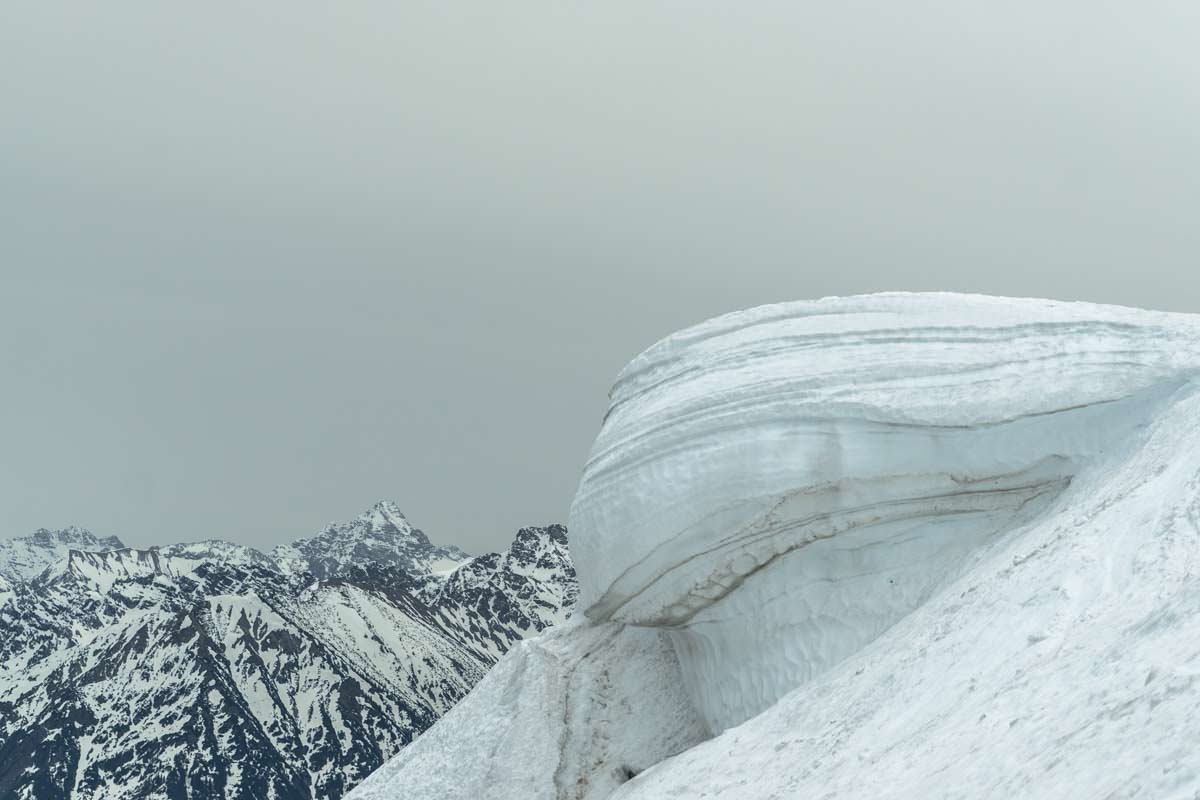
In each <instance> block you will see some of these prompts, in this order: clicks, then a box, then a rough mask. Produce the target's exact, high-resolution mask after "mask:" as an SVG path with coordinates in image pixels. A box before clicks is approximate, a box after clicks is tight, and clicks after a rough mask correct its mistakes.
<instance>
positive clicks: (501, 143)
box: [0, 0, 1200, 550]
mask: <svg viewBox="0 0 1200 800" xmlns="http://www.w3.org/2000/svg"><path fill="white" fill-rule="evenodd" d="M3 17H4V19H3V23H2V24H0V277H2V282H0V390H2V392H3V394H2V397H3V400H2V405H0V411H2V413H0V443H2V450H0V453H2V455H0V535H17V534H22V533H26V532H28V531H30V530H32V529H33V528H36V527H39V526H48V527H60V526H63V525H66V524H72V523H75V524H81V525H85V526H88V527H91V528H92V529H94V530H96V531H98V532H101V533H105V534H108V533H116V534H119V535H120V536H122V537H123V538H125V540H126V541H127V542H128V543H131V544H136V545H147V544H151V543H165V542H168V541H179V540H186V539H195V538H204V537H213V536H217V537H223V538H228V539H232V540H236V541H241V542H245V543H249V544H253V545H257V546H269V545H272V544H275V543H277V542H280V541H284V540H287V539H290V538H293V537H296V536H298V535H304V534H307V533H309V532H311V531H313V530H315V529H317V528H319V527H320V526H321V525H322V524H323V523H325V522H326V521H329V520H331V519H345V518H348V517H351V516H353V515H354V514H356V513H357V512H359V511H360V510H362V509H363V508H365V507H366V506H368V505H369V504H371V503H372V502H374V501H375V500H377V499H379V498H383V497H387V498H391V499H394V500H396V501H397V502H398V503H399V504H400V506H401V507H402V508H404V509H405V510H406V512H407V513H408V515H409V517H410V518H411V519H413V521H414V522H415V523H417V524H418V525H421V526H422V527H424V528H425V529H426V530H427V531H428V532H429V533H430V534H431V535H432V537H433V538H434V539H435V540H439V541H444V542H457V543H459V544H461V545H463V546H465V547H467V548H468V549H476V550H482V549H487V548H493V547H498V546H501V545H502V544H503V543H504V542H506V541H507V540H508V539H509V538H510V536H511V534H512V532H513V531H514V530H515V528H517V527H518V526H520V525H522V524H531V523H545V522H550V521H556V520H565V517H566V513H567V508H568V505H569V503H570V499H571V496H572V494H573V492H574V488H575V484H576V482H577V480H578V475H579V470H580V468H581V466H582V464H583V461H584V459H585V456H586V453H587V449H588V447H589V445H590V442H591V440H592V437H593V436H594V435H595V432H596V429H597V426H598V425H599V422H600V418H601V416H602V414H603V412H604V407H605V394H606V392H607V389H608V386H609V384H610V383H611V380H612V378H613V377H614V375H615V374H616V372H617V371H618V370H619V369H620V367H621V366H622V365H623V364H624V363H625V362H626V361H627V360H628V359H629V358H630V357H632V356H633V355H635V354H636V352H637V351H639V350H640V349H642V348H643V347H645V346H647V345H649V344H650V343H651V342H653V341H654V340H655V339H656V338H658V337H660V336H662V335H664V334H666V333H669V332H670V331H672V330H673V329H676V328H679V327H681V326H684V325H687V324H689V323H692V322H696V321H699V320H701V319H704V318H705V317H708V316H712V315H714V314H717V313H720V312H723V311H727V310H732V309H735V308H739V307H744V306H749V305H754V304H758V303H763V302H772V301H779V300H786V299H794V298H803V297H814V296H823V295H828V294H847V293H857V292H867V291H875V290H882V289H951V290H965V291H981V292H992V293H1001V294H1013V295H1046V296H1054V297H1059V298H1064V299H1086V300H1097V301H1105V302H1115V303H1125V304H1131V305H1142V306H1151V307H1157V308H1164V309H1174V310H1190V311H1200V267H1198V265H1197V263H1196V262H1197V253H1200V224H1198V223H1197V220H1196V214H1197V209H1198V208H1200V202H1198V201H1200V155H1198V154H1197V143H1200V102H1198V98H1197V92H1198V91H1200V89H1198V87H1200V48H1197V46H1196V42H1197V41H1200V6H1198V5H1197V4H1195V3H1193V2H1154V1H1153V0H1150V2H1146V3H1116V2H1106V1H1105V0H1090V1H1089V2H1074V1H1073V0H1072V1H1071V2H1065V1H1056V0H1049V2H1047V0H1038V2H1026V1H1025V0H1017V2H1010V3H995V2H977V1H975V0H936V1H932V2H931V1H930V0H912V1H911V2H906V3H879V2H874V1H873V2H859V1H858V0H848V1H846V2H839V3H803V2H801V3H797V2H786V3H784V2H780V3H774V2H762V3H755V4H744V3H721V4H718V3H704V2H682V1H680V2H651V3H645V2H637V3H634V2H604V3H598V2H597V3H587V4H583V3H580V4H576V3H561V2H553V3H551V2H527V3H505V4H499V3H471V2H469V3H442V2H439V3H428V4H426V3H419V2H412V1H411V0H406V2H402V3H396V2H373V1H371V0H363V1H362V2H356V3H326V2H312V1H311V0H291V1H290V2H286V3H284V2H260V3H254V4H250V3H229V2H215V3H204V4H191V5H188V6H184V5H180V4H163V3H160V2H149V1H145V2H142V1H141V0H129V2H122V3H105V4H81V3H66V2H60V1H59V0H36V1H34V0H28V1H27V0H11V2H8V3H6V4H5V10H4V12H3Z"/></svg>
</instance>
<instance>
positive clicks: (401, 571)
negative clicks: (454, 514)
mask: <svg viewBox="0 0 1200 800" xmlns="http://www.w3.org/2000/svg"><path fill="white" fill-rule="evenodd" d="M381 508H382V510H383V513H386V514H387V515H388V516H389V517H390V518H391V519H392V520H395V519H397V518H398V519H403V517H402V516H398V512H394V511H393V509H394V506H393V505H392V504H386V503H385V504H380V506H376V508H375V509H372V511H369V512H367V513H366V514H364V515H362V516H360V517H359V519H358V520H357V521H356V523H358V522H364V521H365V522H366V524H356V523H351V524H350V525H347V526H340V527H339V528H338V529H339V530H341V531H342V532H343V534H344V536H345V537H347V538H348V539H352V538H353V537H355V536H358V535H362V536H363V537H364V539H366V542H365V543H355V542H353V541H345V540H343V541H332V540H331V539H330V537H325V538H324V539H322V537H324V536H325V534H322V535H321V536H319V537H316V539H315V540H309V543H308V546H307V548H306V552H308V553H309V554H310V556H311V557H312V558H314V559H319V560H320V562H319V563H321V564H323V565H324V566H325V568H326V577H324V578H320V579H318V578H316V577H314V576H313V575H311V574H310V573H307V572H301V573H296V572H295V571H294V569H295V565H294V564H285V565H282V566H281V565H279V564H277V563H276V562H275V561H274V559H272V558H270V557H268V556H265V555H264V554H262V553H258V552H257V551H253V550H251V549H249V548H243V547H239V546H237V545H231V544H228V543H224V542H203V543H197V544H190V545H171V546H166V547H162V548H154V549H150V550H135V549H129V548H121V549H116V550H111V551H106V552H96V553H93V552H84V551H78V550H73V551H69V552H68V553H67V554H66V555H65V557H63V558H61V559H60V560H59V561H57V562H55V563H53V564H51V565H50V566H49V567H47V568H46V569H44V570H42V571H41V572H40V573H39V574H38V575H37V576H36V577H34V578H33V579H31V580H27V581H19V582H8V583H6V584H5V585H0V798H5V800H7V798H28V799H29V800H60V799H61V798H68V797H70V798H80V799H81V800H82V799H83V798H89V799H91V798H94V799H95V800H101V799H103V800H133V799H134V798H138V799H139V800H140V798H151V797H171V798H174V797H188V798H195V799H196V800H208V799H212V800H216V799H217V798H221V800H225V799H226V798H230V799H232V798H245V799H246V800H249V799H250V798H255V799H257V798H279V800H284V799H285V798H288V799H290V798H305V799H311V798H322V799H325V798H329V799H330V800H332V799H333V798H338V797H341V796H342V795H343V794H344V793H345V792H346V791H347V790H348V789H349V788H350V787H351V786H353V785H354V784H355V783H356V782H357V781H359V780H360V779H362V778H363V777H364V776H366V775H367V774H369V773H370V772H371V771H372V770H374V769H375V768H376V767H378V766H379V765H380V764H382V763H383V762H384V761H385V760H386V759H387V758H388V757H389V756H391V755H393V754H394V753H395V752H397V751H398V750H399V749H400V748H401V747H403V746H404V745H405V744H407V743H408V742H410V741H411V740H412V739H413V737H415V736H416V735H417V734H419V733H421V732H422V731H423V730H425V729H426V728H428V727H429V726H430V725H431V724H432V723H433V722H434V721H435V720H436V719H437V718H438V717H439V716H441V715H442V714H444V713H445V712H446V711H447V710H448V709H449V708H451V707H452V706H453V705H454V704H455V703H456V702H457V701H458V700H459V699H461V698H462V697H463V696H464V695H465V694H466V693H467V691H468V690H470V688H471V687H472V686H473V685H474V684H475V683H476V682H478V681H479V680H480V679H481V678H482V677H483V675H484V674H485V673H486V672H487V670H488V669H489V668H490V667H491V665H492V664H493V663H494V661H495V660H496V658H497V657H498V656H499V655H501V654H502V653H503V652H504V651H505V650H506V649H507V648H508V647H509V646H510V645H512V644H513V643H515V642H518V641H519V640H521V639H522V638H524V637H527V636H531V635H533V634H536V633H538V632H539V631H541V630H543V629H544V628H545V627H547V626H549V625H553V624H556V623H559V622H561V621H563V620H564V619H565V618H566V617H567V615H568V614H569V611H570V605H571V603H572V602H573V598H574V596H575V581H574V571H573V569H572V568H571V564H570V560H569V557H568V556H567V549H566V538H565V531H564V529H563V528H561V527H560V526H552V527H551V528H548V529H525V530H522V531H521V532H519V533H518V535H517V537H516V540H515V541H514V543H513V546H512V547H511V548H510V549H509V550H508V551H507V552H505V553H502V554H488V555H485V556H480V557H478V558H474V559H472V558H469V557H466V560H465V561H464V562H463V563H462V564H461V565H460V566H459V567H458V569H457V570H453V571H451V572H449V573H441V574H436V573H433V572H431V571H430V566H431V565H434V564H439V563H440V561H441V558H442V554H443V553H444V552H446V550H445V549H443V548H437V547H435V546H434V545H432V544H428V540H427V539H425V537H424V536H423V535H420V534H418V535H411V539H412V541H409V542H403V541H401V538H402V535H403V532H404V529H401V527H400V526H398V525H397V526H396V528H397V531H398V533H396V534H395V535H393V536H392V537H391V540H390V541H391V543H392V545H393V549H392V550H388V549H386V548H383V547H382V546H381V545H380V544H379V541H378V535H379V532H380V527H381V526H380V525H379V524H371V522H372V520H374V519H377V516H376V513H377V512H378V511H380V510H381ZM392 524H394V522H393V523H392ZM406 527H407V526H406ZM407 530H409V531H411V530H413V529H411V528H407ZM317 540H320V541H323V542H325V543H326V544H327V545H328V547H329V550H328V551H322V550H321V549H319V548H318V547H315V546H313V545H312V544H311V542H313V541H317ZM422 543H424V545H425V546H426V547H427V550H424V551H423V550H422ZM358 544H362V547H361V548H360V547H359V546H358ZM396 550H401V551H403V553H404V555H405V558H403V559H400V558H396V557H394V554H395V551H396ZM452 552H455V553H457V552H458V551H452ZM355 553H358V554H363V553H380V554H381V555H382V557H383V558H382V561H381V562H374V561H369V560H368V561H363V562H359V563H347V562H346V561H345V560H338V559H344V558H346V557H347V556H348V554H349V557H353V554H355ZM335 562H336V563H337V567H334V566H333V564H334V563H335ZM335 570H336V571H335Z"/></svg>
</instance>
